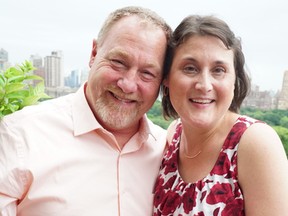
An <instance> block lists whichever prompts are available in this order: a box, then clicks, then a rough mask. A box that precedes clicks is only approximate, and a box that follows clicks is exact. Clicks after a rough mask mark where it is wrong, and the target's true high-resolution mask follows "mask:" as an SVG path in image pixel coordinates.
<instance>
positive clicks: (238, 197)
mask: <svg viewBox="0 0 288 216" xmlns="http://www.w3.org/2000/svg"><path fill="white" fill-rule="evenodd" d="M255 122H259V121H257V120H254V119H252V118H249V117H246V116H240V117H239V118H238V119H237V121H236V122H235V124H234V125H233V127H232V129H231V130H230V132H229V134H228V136H227V137H226V139H225V142H224V144H223V146H222V149H221V151H220V154H219V156H218V159H217V161H216V163H215V165H214V167H213V168H212V170H211V171H210V173H209V174H208V175H207V176H206V177H205V178H203V179H201V180H199V181H197V182H195V183H187V182H184V181H183V180H182V178H181V176H180V174H179V172H178V167H177V162H178V156H179V153H178V152H179V141H180V134H181V131H182V124H181V123H179V124H178V125H177V127H176V132H175V134H174V137H173V140H172V144H171V145H170V146H169V148H168V151H167V152H166V153H165V155H164V158H163V160H162V164H161V167H160V172H159V175H158V178H157V181H156V184H155V189H154V210H153V216H157V215H162V216H164V215H166V216H168V215H169V216H170V215H177V216H184V215H193V216H205V215H206V216H207V215H209V216H210V215H211V216H220V215H222V216H226V215H227V216H228V215H229V216H233V215H235V216H236V215H237V216H238V215H245V213H244V201H243V194H242V191H241V188H240V185H239V183H238V174H237V149H238V144H239V140H240V138H241V136H242V134H243V133H244V131H245V130H246V129H247V128H248V127H249V126H250V125H252V124H253V123H255Z"/></svg>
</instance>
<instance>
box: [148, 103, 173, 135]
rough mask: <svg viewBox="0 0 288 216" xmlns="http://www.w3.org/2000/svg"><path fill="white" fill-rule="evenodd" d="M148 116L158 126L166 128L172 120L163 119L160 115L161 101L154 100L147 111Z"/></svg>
mask: <svg viewBox="0 0 288 216" xmlns="http://www.w3.org/2000/svg"><path fill="white" fill-rule="evenodd" d="M147 116H148V118H149V119H150V120H151V121H152V122H154V123H155V124H157V125H159V126H160V127H162V128H164V129H167V128H168V126H169V124H170V123H171V122H172V120H169V121H168V120H165V119H164V117H163V115H162V107H161V102H160V101H159V100H156V101H155V103H154V105H153V107H152V108H151V109H150V110H149V111H148V113H147Z"/></svg>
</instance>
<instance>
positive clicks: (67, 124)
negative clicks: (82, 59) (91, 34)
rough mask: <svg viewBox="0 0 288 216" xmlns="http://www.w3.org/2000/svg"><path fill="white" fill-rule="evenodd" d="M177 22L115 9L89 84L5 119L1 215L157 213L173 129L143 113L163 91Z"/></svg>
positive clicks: (0, 128)
mask: <svg viewBox="0 0 288 216" xmlns="http://www.w3.org/2000/svg"><path fill="white" fill-rule="evenodd" d="M170 34H171V29H170V27H169V26H168V25H167V24H166V23H165V22H164V21H163V20H162V19H161V18H160V17H159V16H158V15H156V14H155V13H154V12H152V11H150V10H148V9H143V8H139V7H127V8H122V9H119V10H116V11H115V12H113V13H112V14H111V15H110V16H109V17H108V19H107V20H106V22H105V23H104V25H103V27H102V29H101V30H100V32H99V35H98V39H97V41H96V40H95V41H93V48H92V52H91V58H90V62H89V65H90V67H91V70H90V75H89V78H88V81H87V83H85V85H83V86H82V87H81V88H80V89H79V90H78V91H77V92H76V93H75V94H71V95H67V96H64V97H60V98H57V99H53V100H49V101H46V102H43V103H41V104H39V105H36V106H30V107H27V108H25V109H23V110H21V111H17V112H16V113H14V114H12V115H8V116H6V117H5V118H4V119H3V120H2V121H1V123H0V214H1V215H19V216H20V215H21V216H22V215H23V216H24V215H25V216H36V215H37V216H39V215H40V216H41V215H43V216H44V215H45V216H51V215H55V216H56V215H57V216H73V215H75V216H76V215H77V216H80V215H81V216H86V215H87V216H88V215H89V216H91V215H125V216H127V215H128V216H129V215H131V216H132V215H133V216H135V215H137V216H139V215H143V216H144V215H145V216H146V215H150V214H151V213H152V191H153V185H154V181H155V178H156V175H157V172H158V169H159V165H160V160H161V157H162V153H163V150H164V145H165V137H166V133H165V131H164V130H163V129H161V128H160V127H158V126H156V125H153V124H152V122H151V121H149V120H148V119H147V117H146V116H145V113H146V112H147V111H148V110H149V109H150V108H151V106H152V105H153V103H154V101H155V100H156V98H157V96H158V92H159V86H160V83H161V81H162V73H163V66H164V59H165V52H166V47H167V42H168V40H169V38H170Z"/></svg>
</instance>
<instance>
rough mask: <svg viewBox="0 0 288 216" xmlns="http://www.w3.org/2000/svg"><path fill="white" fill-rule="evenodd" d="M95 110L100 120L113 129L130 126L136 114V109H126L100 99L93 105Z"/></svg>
mask: <svg viewBox="0 0 288 216" xmlns="http://www.w3.org/2000/svg"><path fill="white" fill-rule="evenodd" d="M95 110H96V111H97V116H98V118H100V120H101V121H102V122H103V123H104V124H105V125H107V126H109V127H111V128H114V129H122V128H125V127H128V126H130V125H132V123H133V122H134V121H135V118H136V116H137V114H138V109H137V108H135V109H127V108H123V107H122V106H118V105H115V104H114V103H111V102H107V101H106V100H105V99H103V98H102V97H100V98H99V99H98V100H97V101H96V103H95Z"/></svg>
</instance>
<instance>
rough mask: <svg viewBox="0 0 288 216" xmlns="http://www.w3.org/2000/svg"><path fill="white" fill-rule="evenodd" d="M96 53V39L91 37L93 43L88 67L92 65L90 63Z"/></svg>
mask: <svg viewBox="0 0 288 216" xmlns="http://www.w3.org/2000/svg"><path fill="white" fill-rule="evenodd" d="M96 54H97V41H96V40H95V39H93V45H92V50H91V56H90V61H89V67H90V68H91V67H92V65H93V63H94V60H95V57H96Z"/></svg>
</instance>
